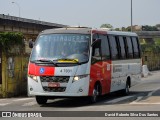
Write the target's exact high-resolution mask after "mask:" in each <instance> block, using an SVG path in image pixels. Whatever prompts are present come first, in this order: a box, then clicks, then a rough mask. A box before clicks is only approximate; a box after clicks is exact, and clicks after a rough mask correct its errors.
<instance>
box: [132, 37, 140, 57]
mask: <svg viewBox="0 0 160 120" xmlns="http://www.w3.org/2000/svg"><path fill="white" fill-rule="evenodd" d="M137 40H138V39H137V37H132V43H133V50H134V58H139V57H140V52H139V46H138V41H137Z"/></svg>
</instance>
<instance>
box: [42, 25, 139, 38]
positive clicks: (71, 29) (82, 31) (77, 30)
mask: <svg viewBox="0 0 160 120" xmlns="http://www.w3.org/2000/svg"><path fill="white" fill-rule="evenodd" d="M91 32H92V33H102V34H110V35H124V36H137V34H136V33H134V32H124V31H110V30H107V29H103V28H100V29H92V28H89V27H66V28H57V29H47V30H44V31H42V32H41V34H54V33H77V34H78V33H80V34H91Z"/></svg>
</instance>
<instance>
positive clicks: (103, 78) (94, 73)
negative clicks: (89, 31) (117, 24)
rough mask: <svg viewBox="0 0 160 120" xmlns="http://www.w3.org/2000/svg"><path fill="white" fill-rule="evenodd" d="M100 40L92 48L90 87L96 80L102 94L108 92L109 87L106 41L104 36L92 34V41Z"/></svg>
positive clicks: (109, 77)
mask: <svg viewBox="0 0 160 120" xmlns="http://www.w3.org/2000/svg"><path fill="white" fill-rule="evenodd" d="M96 39H100V42H97V43H95V44H94V45H93V46H92V58H91V61H92V62H91V79H93V81H94V82H92V86H94V84H95V82H96V81H97V80H98V81H100V83H101V87H102V94H106V93H109V92H110V87H111V86H110V85H111V61H110V51H109V44H108V39H107V36H106V35H105V34H94V35H93V41H94V40H96Z"/></svg>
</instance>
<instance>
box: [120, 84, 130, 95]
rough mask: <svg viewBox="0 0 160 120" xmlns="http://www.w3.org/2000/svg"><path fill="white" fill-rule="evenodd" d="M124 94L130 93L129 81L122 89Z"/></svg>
mask: <svg viewBox="0 0 160 120" xmlns="http://www.w3.org/2000/svg"><path fill="white" fill-rule="evenodd" d="M122 93H123V95H129V83H128V82H127V83H126V87H125V89H124V90H123V91H122Z"/></svg>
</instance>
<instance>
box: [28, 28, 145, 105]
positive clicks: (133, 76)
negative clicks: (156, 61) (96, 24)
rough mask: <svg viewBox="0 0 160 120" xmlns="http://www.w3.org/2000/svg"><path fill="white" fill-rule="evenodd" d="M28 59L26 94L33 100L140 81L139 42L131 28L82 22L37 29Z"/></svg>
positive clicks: (124, 88)
mask: <svg viewBox="0 0 160 120" xmlns="http://www.w3.org/2000/svg"><path fill="white" fill-rule="evenodd" d="M30 47H33V49H32V52H31V55H30V59H29V64H28V95H29V96H35V98H36V101H37V103H38V104H45V103H46V102H47V100H48V99H51V98H59V97H83V96H88V97H89V98H90V101H91V102H93V103H94V102H96V101H97V98H98V97H99V96H101V95H105V94H108V93H110V92H115V91H121V92H122V93H123V94H124V95H128V94H129V88H130V87H131V86H133V85H135V84H136V83H138V82H139V81H140V80H141V71H142V66H141V64H142V62H141V47H140V43H139V39H138V36H137V34H136V33H132V32H121V31H107V30H105V29H92V28H87V27H68V28H58V29H48V30H44V31H42V32H41V33H40V34H39V35H38V37H37V40H36V41H35V43H34V46H33V45H30Z"/></svg>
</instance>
